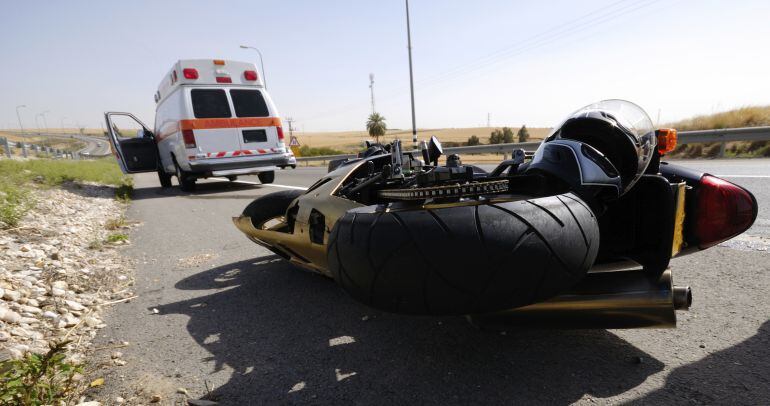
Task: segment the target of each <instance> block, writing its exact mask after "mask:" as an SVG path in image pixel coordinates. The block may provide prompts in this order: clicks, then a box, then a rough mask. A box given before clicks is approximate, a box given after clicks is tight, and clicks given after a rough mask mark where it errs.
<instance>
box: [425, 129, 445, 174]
mask: <svg viewBox="0 0 770 406" xmlns="http://www.w3.org/2000/svg"><path fill="white" fill-rule="evenodd" d="M443 153H444V149H443V148H442V147H441V143H440V142H439V140H438V138H436V136H435V135H432V136H431V137H430V142H429V143H428V157H429V158H430V159H428V160H429V161H431V162H433V166H438V159H439V158H440V157H441V155H442V154H443Z"/></svg>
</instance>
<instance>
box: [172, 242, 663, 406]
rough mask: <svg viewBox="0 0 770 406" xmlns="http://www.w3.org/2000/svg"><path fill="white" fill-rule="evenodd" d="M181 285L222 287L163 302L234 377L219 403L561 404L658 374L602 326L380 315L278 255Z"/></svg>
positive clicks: (655, 364) (657, 367)
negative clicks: (504, 328) (478, 324)
mask: <svg viewBox="0 0 770 406" xmlns="http://www.w3.org/2000/svg"><path fill="white" fill-rule="evenodd" d="M176 288H178V289H184V290H208V289H213V288H216V289H222V290H219V291H217V293H214V294H211V295H209V296H202V297H199V298H195V299H191V300H187V301H180V302H176V303H169V304H165V305H163V306H159V310H160V311H161V313H163V314H184V315H187V316H189V318H190V320H189V322H188V325H187V329H188V331H189V333H190V334H191V336H192V337H193V338H194V339H195V340H196V341H197V343H198V344H199V345H201V346H202V347H204V348H205V349H206V350H207V351H208V352H210V353H211V357H210V358H208V359H205V360H202V361H209V362H213V364H214V367H215V369H216V370H219V369H221V368H222V367H223V366H224V365H227V366H229V367H230V368H232V369H233V370H234V373H233V374H232V376H231V378H230V380H229V381H228V382H227V383H226V384H224V385H222V386H220V387H218V388H216V389H215V390H214V394H215V395H216V396H218V397H219V399H220V401H221V402H222V404H238V405H246V404H277V403H281V404H283V403H294V402H298V403H332V404H341V403H342V404H345V403H356V404H394V403H395V404H447V403H449V404H501V403H505V404H516V403H521V404H530V403H533V402H536V403H557V404H564V403H569V402H573V401H575V400H578V399H580V398H581V397H583V396H584V395H590V396H594V397H608V396H613V395H617V394H620V393H623V392H625V391H627V390H629V389H631V388H633V387H636V386H638V385H639V384H641V383H642V382H643V381H644V380H645V379H646V378H647V377H648V376H650V375H651V374H654V373H656V372H659V371H661V370H662V369H663V364H662V363H661V362H659V361H657V360H656V359H653V358H651V357H650V356H648V355H647V354H645V353H644V352H642V351H641V350H639V349H638V348H636V347H634V346H632V345H630V344H629V343H628V342H626V341H624V340H622V339H620V338H619V337H617V336H616V335H614V334H612V333H610V332H607V331H603V330H601V331H542V330H527V331H518V332H510V333H508V334H507V335H501V334H499V333H489V332H481V331H478V330H475V329H474V328H472V327H471V326H470V325H469V324H467V323H466V322H465V321H464V320H463V319H461V318H434V317H431V318H423V317H405V316H397V315H392V314H387V313H381V312H377V311H374V310H372V309H369V308H367V307H364V306H363V305H359V304H357V303H355V302H354V301H352V300H351V299H350V298H348V297H347V295H345V294H344V293H343V292H342V291H341V290H340V289H338V288H337V286H336V285H335V284H334V283H333V282H332V281H330V280H327V279H325V278H323V277H320V276H317V275H314V274H310V273H307V272H302V271H299V270H297V269H296V268H295V267H294V266H292V265H291V264H289V263H287V262H286V261H283V260H280V259H278V257H275V256H271V257H262V258H256V259H253V260H249V261H243V262H237V263H233V264H229V265H225V266H221V267H218V268H214V269H210V270H207V271H204V272H201V273H199V274H196V275H193V276H190V277H188V278H186V279H184V280H182V281H180V282H179V283H177V285H176ZM637 357H641V360H642V362H638V361H637V362H634V361H635V360H638V359H639V358H637ZM200 378H202V379H206V377H205V376H202V377H200Z"/></svg>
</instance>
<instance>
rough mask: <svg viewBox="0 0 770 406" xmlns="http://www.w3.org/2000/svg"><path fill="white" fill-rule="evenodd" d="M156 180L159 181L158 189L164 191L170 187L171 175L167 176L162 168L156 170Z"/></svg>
mask: <svg viewBox="0 0 770 406" xmlns="http://www.w3.org/2000/svg"><path fill="white" fill-rule="evenodd" d="M158 180H159V181H160V187H162V188H164V189H165V188H170V187H171V186H172V185H171V175H169V174H167V173H166V171H165V170H164V169H163V168H158Z"/></svg>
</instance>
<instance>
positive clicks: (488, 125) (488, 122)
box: [487, 113, 491, 127]
mask: <svg viewBox="0 0 770 406" xmlns="http://www.w3.org/2000/svg"><path fill="white" fill-rule="evenodd" d="M487 127H491V125H489V113H487Z"/></svg>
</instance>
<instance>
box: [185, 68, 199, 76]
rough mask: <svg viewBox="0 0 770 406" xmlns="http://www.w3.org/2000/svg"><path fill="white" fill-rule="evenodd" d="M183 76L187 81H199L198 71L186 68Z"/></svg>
mask: <svg viewBox="0 0 770 406" xmlns="http://www.w3.org/2000/svg"><path fill="white" fill-rule="evenodd" d="M182 74H183V75H184V78H185V79H198V70H197V69H193V68H184V69H183V70H182Z"/></svg>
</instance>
